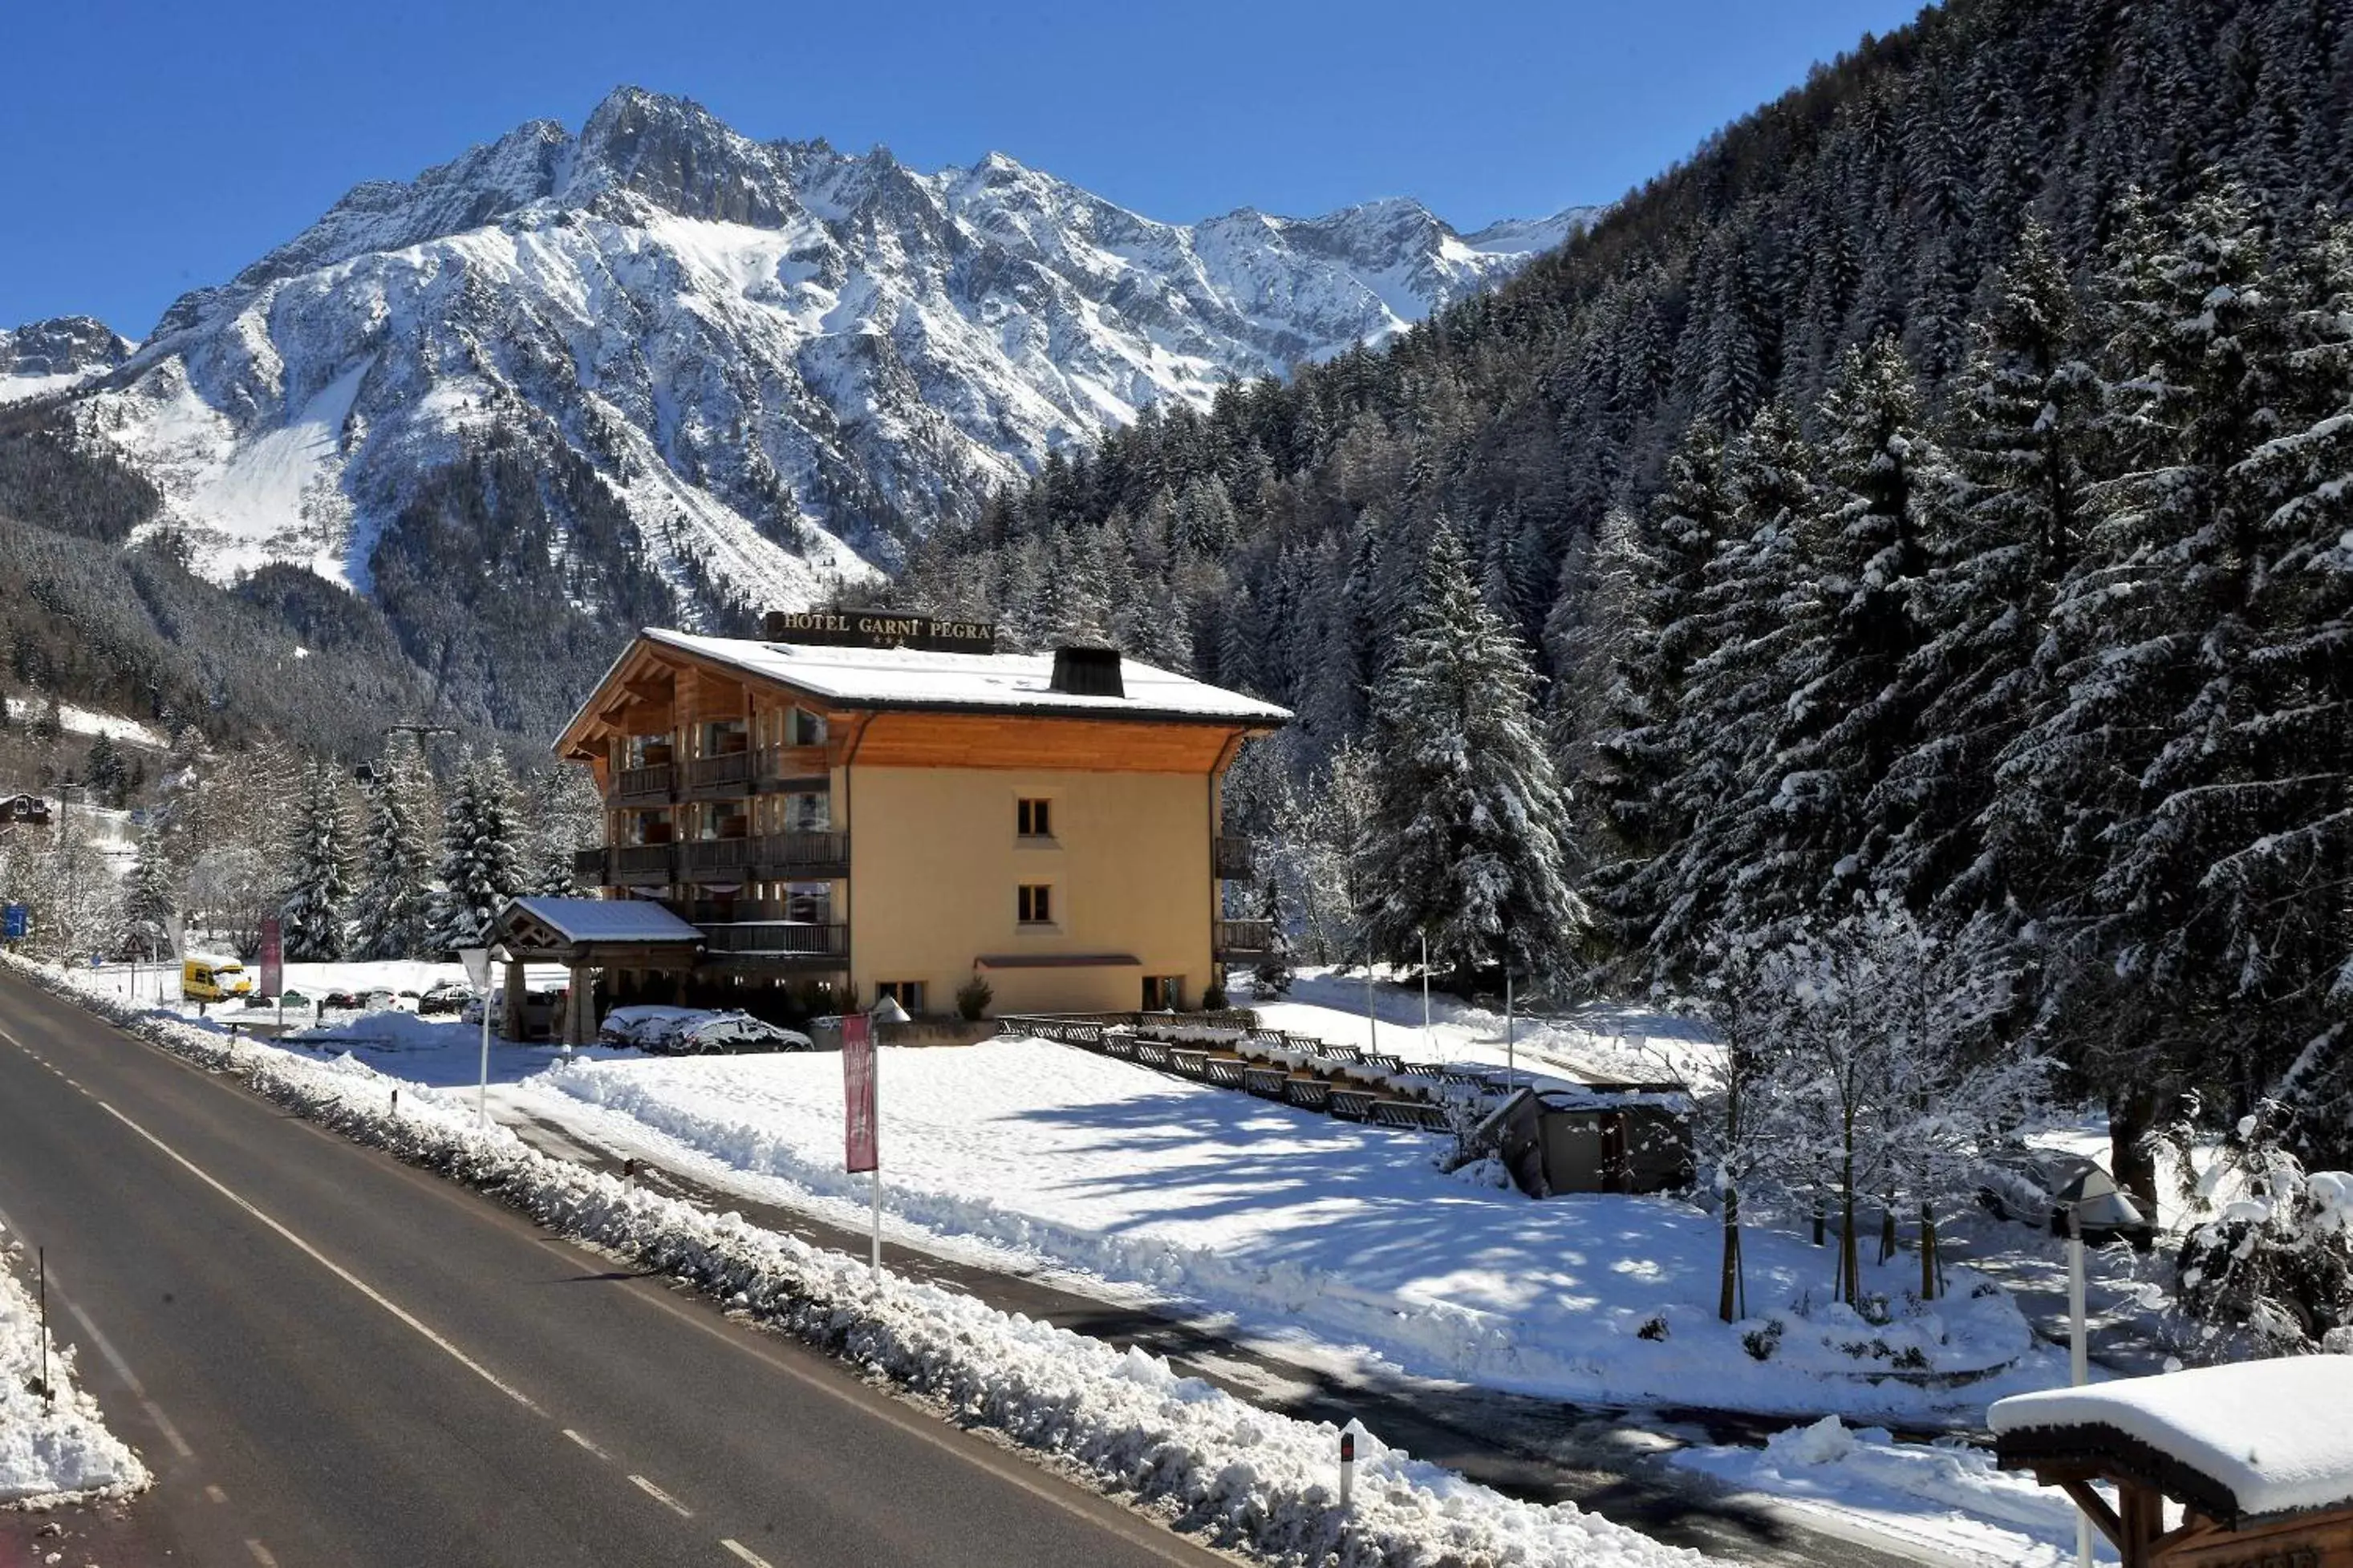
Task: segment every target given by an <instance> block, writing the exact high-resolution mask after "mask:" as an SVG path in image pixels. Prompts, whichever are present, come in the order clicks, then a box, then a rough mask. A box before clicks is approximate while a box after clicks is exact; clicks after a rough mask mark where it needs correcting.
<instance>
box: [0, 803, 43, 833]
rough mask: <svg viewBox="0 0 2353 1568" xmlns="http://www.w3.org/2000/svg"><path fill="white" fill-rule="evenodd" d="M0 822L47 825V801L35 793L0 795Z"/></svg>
mask: <svg viewBox="0 0 2353 1568" xmlns="http://www.w3.org/2000/svg"><path fill="white" fill-rule="evenodd" d="M0 822H22V823H26V824H27V825H28V826H34V827H47V826H48V825H49V803H48V802H47V801H46V800H43V799H42V798H41V797H40V796H39V795H5V796H0Z"/></svg>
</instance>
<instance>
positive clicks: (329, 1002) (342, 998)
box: [319, 991, 360, 1012]
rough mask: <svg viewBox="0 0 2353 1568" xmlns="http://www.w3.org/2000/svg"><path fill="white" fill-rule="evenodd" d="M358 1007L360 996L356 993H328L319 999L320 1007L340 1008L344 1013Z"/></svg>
mask: <svg viewBox="0 0 2353 1568" xmlns="http://www.w3.org/2000/svg"><path fill="white" fill-rule="evenodd" d="M319 1005H320V1006H322V1007H341V1008H343V1009H344V1010H345V1011H346V1012H348V1011H350V1010H351V1009H353V1008H355V1007H357V1006H358V1005H360V995H359V993H358V992H356V991H330V992H328V993H327V994H325V995H323V996H322V997H320V998H319Z"/></svg>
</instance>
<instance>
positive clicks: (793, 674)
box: [554, 611, 1290, 1015]
mask: <svg viewBox="0 0 2353 1568" xmlns="http://www.w3.org/2000/svg"><path fill="white" fill-rule="evenodd" d="M765 630H766V631H767V632H768V634H769V635H768V636H767V637H763V638H756V639H754V638H740V637H702V636H699V635H696V634H693V633H690V632H680V631H669V630H661V629H649V630H646V631H643V632H640V633H639V634H638V637H637V638H636V640H635V641H633V642H632V643H631V644H630V646H629V647H628V649H627V650H626V651H625V652H624V653H623V654H622V655H621V657H620V658H618V659H617V660H616V661H615V662H614V664H613V667H612V668H610V669H609V670H607V672H606V674H605V676H604V679H602V680H600V681H599V682H598V683H597V686H596V690H595V691H594V692H593V693H592V694H591V695H590V697H589V698H588V700H587V701H586V703H584V704H583V705H582V706H581V708H580V710H579V711H578V713H576V714H575V716H574V717H573V719H572V721H571V722H570V723H569V724H567V725H566V726H565V729H564V731H563V733H562V735H561V736H560V737H559V738H558V739H557V741H556V743H555V748H554V749H555V752H556V753H557V754H558V755H559V756H562V757H565V758H567V759H569V760H572V761H576V762H582V763H587V764H588V765H589V766H590V767H591V768H592V769H593V770H594V771H595V773H596V781H597V784H598V785H599V787H600V788H601V789H602V791H603V793H604V797H605V806H606V811H605V843H604V845H603V847H600V848H596V849H593V850H586V851H583V852H582V854H581V857H580V863H579V866H578V870H579V872H580V874H581V877H582V879H583V880H584V881H589V882H594V883H596V884H597V885H598V886H599V887H600V888H601V889H602V895H601V896H602V897H604V898H606V899H608V900H619V899H641V900H642V899H650V900H659V902H660V903H661V904H662V905H663V906H664V907H665V908H667V909H668V910H670V911H671V912H673V913H675V914H676V915H678V916H679V917H680V918H681V919H683V920H685V921H689V922H691V924H692V925H693V926H694V927H695V928H696V929H697V930H699V931H701V932H702V937H703V942H702V947H701V950H700V951H699V952H688V951H687V950H685V949H683V948H680V949H678V950H676V952H677V956H676V958H675V959H672V960H670V961H668V962H662V961H659V960H655V959H649V958H648V956H647V954H646V952H644V951H643V950H639V951H638V952H635V953H633V954H632V955H631V956H632V957H633V958H634V959H635V960H636V961H637V962H638V963H644V964H645V965H646V966H645V967H643V968H634V967H631V966H629V965H628V964H627V963H620V964H614V965H608V966H607V975H606V984H607V999H608V1000H611V1001H636V1000H656V1001H658V1000H671V999H675V1000H681V1001H687V1002H692V1003H698V1004H703V1005H710V1004H714V1003H731V1002H732V1003H735V1004H738V1005H749V1006H754V1010H761V1009H760V1004H762V1003H764V1002H767V1003H774V1002H776V1001H777V1000H778V998H777V997H776V994H775V993H776V991H778V990H785V991H790V990H792V989H793V988H795V987H803V988H807V989H806V991H805V993H804V994H805V996H806V997H807V998H809V999H814V1000H816V1001H819V1002H822V1003H825V1004H827V1005H830V1006H831V1007H834V1008H848V1007H864V1006H871V1005H873V1004H874V1003H875V1002H876V1001H877V1000H879V999H880V998H881V997H882V996H886V995H887V996H892V997H894V998H896V999H897V1000H898V1001H899V1003H900V1004H901V1005H902V1006H904V1007H906V1009H907V1010H908V1011H909V1012H911V1013H915V1014H925V1013H929V1014H933V1015H941V1014H946V1013H950V1012H953V1011H954V1010H955V1005H956V995H957V993H958V991H959V990H960V989H961V988H963V987H965V985H966V984H968V983H969V982H971V981H972V980H973V979H975V978H976V977H977V978H979V979H981V980H983V981H985V982H986V983H987V986H988V987H989V989H990V991H991V993H992V1001H991V1003H990V1006H989V1011H990V1012H991V1013H1001V1012H1036V1011H1113V1010H1121V1011H1124V1010H1133V1009H1134V1008H1136V1007H1138V1006H1149V1007H1163V1006H1186V1007H1191V1006H1198V1005H1200V1000H1201V998H1202V997H1203V995H1204V994H1207V993H1208V990H1209V989H1210V988H1211V987H1212V986H1213V985H1218V984H1222V983H1223V980H1224V976H1225V969H1226V966H1227V965H1228V964H1229V963H1235V962H1238V961H1248V960H1250V959H1254V958H1255V957H1257V956H1258V955H1259V954H1260V953H1261V952H1262V951H1263V950H1264V949H1265V947H1266V945H1267V942H1268V938H1269V934H1270V933H1269V931H1268V930H1267V928H1266V927H1265V925H1264V924H1263V923H1262V922H1258V921H1228V920H1221V919H1219V909H1220V906H1221V902H1222V900H1220V899H1219V881H1220V880H1221V879H1230V878H1237V877H1246V876H1248V875H1249V874H1250V853H1249V849H1248V847H1247V846H1245V845H1243V844H1240V843H1239V842H1237V841H1236V840H1234V839H1231V838H1229V837H1223V836H1222V835H1221V832H1220V823H1221V811H1220V800H1219V795H1220V790H1221V786H1222V784H1223V780H1224V777H1225V773H1226V770H1227V768H1228V767H1229V766H1230V765H1231V764H1232V763H1233V760H1234V756H1235V753H1236V752H1238V751H1239V750H1240V747H1241V743H1242V742H1244V741H1245V740H1247V739H1249V738H1250V736H1252V735H1261V734H1266V733H1269V732H1271V731H1273V730H1275V729H1277V728H1279V727H1280V726H1281V725H1282V724H1283V723H1284V722H1286V721H1288V720H1289V718H1290V715H1289V713H1287V712H1286V711H1285V710H1282V709H1281V708H1278V707H1275V706H1274V705H1272V704H1271V703H1267V702H1261V701H1259V700H1257V699H1255V698H1250V697H1245V696H1243V695H1241V694H1240V693H1239V692H1233V691H1228V690H1224V689H1220V688H1218V687H1215V686H1210V685H1207V684H1205V683H1203V682H1201V681H1198V680H1195V679H1191V678H1189V677H1187V676H1182V675H1176V674H1172V673H1170V672H1169V671H1166V670H1162V669H1155V668H1152V667H1150V666H1148V665H1142V664H1138V663H1136V662H1134V660H1132V659H1126V658H1122V657H1121V656H1120V655H1119V654H1118V653H1116V652H1114V651H1113V650H1111V649H1108V648H1094V647H1066V648H1062V649H1059V650H1057V651H1055V652H1053V653H1047V654H1001V653H997V652H995V651H994V647H995V642H996V632H995V628H994V627H992V626H987V625H986V624H981V623H974V622H968V621H943V620H934V619H932V618H930V617H924V616H899V615H892V614H887V613H883V612H869V611H813V612H807V613H800V614H776V615H771V616H769V617H768V620H767V623H766V626H765ZM818 983H823V984H825V985H827V986H829V987H830V988H831V989H830V993H829V994H823V995H820V994H818V993H817V992H816V991H815V987H816V985H817V984H818Z"/></svg>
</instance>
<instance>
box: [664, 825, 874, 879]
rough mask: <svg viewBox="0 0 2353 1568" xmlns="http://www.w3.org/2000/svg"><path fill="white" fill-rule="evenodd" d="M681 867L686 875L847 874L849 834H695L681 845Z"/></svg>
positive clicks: (822, 876)
mask: <svg viewBox="0 0 2353 1568" xmlns="http://www.w3.org/2000/svg"><path fill="white" fill-rule="evenodd" d="M684 851H685V853H684V858H682V859H681V862H680V864H681V868H682V869H683V870H685V871H686V872H687V873H688V874H690V875H705V874H709V873H713V872H733V873H734V874H736V875H738V876H744V877H766V878H772V879H776V880H778V881H789V880H791V879H795V878H801V879H809V880H817V879H830V878H834V877H847V876H848V875H849V833H848V832H846V831H841V830H834V831H829V832H817V833H761V834H754V835H751V836H749V837H742V838H698V839H695V840H693V841H691V842H690V843H688V844H687V845H685V846H684Z"/></svg>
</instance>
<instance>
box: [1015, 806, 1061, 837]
mask: <svg viewBox="0 0 2353 1568" xmlns="http://www.w3.org/2000/svg"><path fill="white" fill-rule="evenodd" d="M1013 831H1015V832H1016V833H1018V834H1019V835H1020V836H1021V837H1024V838H1051V837H1054V803H1053V802H1052V801H1050V800H1019V801H1016V802H1014V804H1013Z"/></svg>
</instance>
